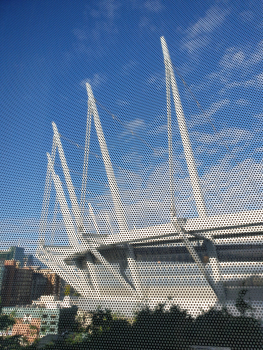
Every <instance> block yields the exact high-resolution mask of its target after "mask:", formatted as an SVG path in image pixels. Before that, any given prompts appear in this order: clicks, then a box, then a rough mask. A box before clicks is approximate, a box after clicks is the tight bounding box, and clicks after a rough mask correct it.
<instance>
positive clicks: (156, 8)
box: [144, 0, 164, 13]
mask: <svg viewBox="0 0 263 350" xmlns="http://www.w3.org/2000/svg"><path fill="white" fill-rule="evenodd" d="M144 7H145V8H146V9H147V10H148V11H150V12H155V13H159V12H161V11H162V10H163V8H164V7H163V4H162V2H161V1H160V0H147V1H145V3H144Z"/></svg>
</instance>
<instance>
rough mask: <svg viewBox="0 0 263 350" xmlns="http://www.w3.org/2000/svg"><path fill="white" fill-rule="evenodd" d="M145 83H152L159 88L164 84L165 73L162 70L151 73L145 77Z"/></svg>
mask: <svg viewBox="0 0 263 350" xmlns="http://www.w3.org/2000/svg"><path fill="white" fill-rule="evenodd" d="M146 83H147V84H149V85H154V86H155V87H156V88H157V89H158V90H159V89H161V88H162V87H163V86H164V85H165V74H164V73H163V72H162V73H153V74H151V75H150V76H149V77H148V78H147V80H146Z"/></svg>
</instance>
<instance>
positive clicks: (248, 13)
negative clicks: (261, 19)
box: [239, 10, 255, 22]
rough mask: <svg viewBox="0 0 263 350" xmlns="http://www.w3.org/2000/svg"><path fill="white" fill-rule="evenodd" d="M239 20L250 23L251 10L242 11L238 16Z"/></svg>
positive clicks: (251, 17) (252, 13)
mask: <svg viewBox="0 0 263 350" xmlns="http://www.w3.org/2000/svg"><path fill="white" fill-rule="evenodd" d="M239 16H240V18H241V19H242V21H244V22H251V21H252V20H253V18H254V16H255V15H254V12H253V11H251V10H246V11H242V12H241V13H240V14H239Z"/></svg>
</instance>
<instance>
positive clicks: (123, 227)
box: [86, 83, 143, 299]
mask: <svg viewBox="0 0 263 350" xmlns="http://www.w3.org/2000/svg"><path fill="white" fill-rule="evenodd" d="M86 88H87V93H88V108H90V112H91V113H92V115H93V118H94V124H95V129H96V133H97V137H98V141H99V145H100V150H101V154H102V159H103V162H104V166H105V170H106V174H107V178H108V182H109V187H110V191H111V196H112V200H113V204H114V209H115V213H116V217H117V221H118V225H119V229H120V232H121V233H127V232H128V231H129V230H128V225H127V221H126V217H125V213H124V210H123V206H122V202H121V197H120V193H119V189H118V186H117V181H116V178H115V175H114V171H113V167H112V164H111V159H110V155H109V152H108V147H107V144H106V140H105V137H104V133H103V130H102V126H101V122H100V117H99V113H98V110H97V106H96V103H95V98H94V95H93V92H92V89H91V86H90V84H89V83H86ZM127 248H128V258H127V260H128V265H129V268H130V271H131V275H132V280H133V283H134V287H135V289H136V292H137V294H138V297H139V299H141V298H142V297H143V292H142V287H141V282H140V277H139V273H138V269H137V263H136V259H135V255H134V252H133V248H132V247H131V246H129V245H127Z"/></svg>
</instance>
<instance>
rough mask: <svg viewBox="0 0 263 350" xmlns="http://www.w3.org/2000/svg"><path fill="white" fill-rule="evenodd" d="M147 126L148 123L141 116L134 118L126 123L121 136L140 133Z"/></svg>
mask: <svg viewBox="0 0 263 350" xmlns="http://www.w3.org/2000/svg"><path fill="white" fill-rule="evenodd" d="M145 127H146V125H145V122H144V120H142V119H140V118H136V119H133V120H131V121H130V122H128V123H126V124H125V131H124V132H123V133H122V134H121V136H122V137H123V136H125V135H128V134H133V133H139V132H141V131H143V130H144V129H145Z"/></svg>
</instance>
